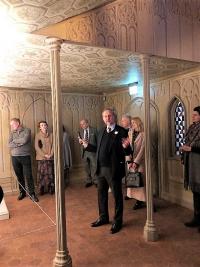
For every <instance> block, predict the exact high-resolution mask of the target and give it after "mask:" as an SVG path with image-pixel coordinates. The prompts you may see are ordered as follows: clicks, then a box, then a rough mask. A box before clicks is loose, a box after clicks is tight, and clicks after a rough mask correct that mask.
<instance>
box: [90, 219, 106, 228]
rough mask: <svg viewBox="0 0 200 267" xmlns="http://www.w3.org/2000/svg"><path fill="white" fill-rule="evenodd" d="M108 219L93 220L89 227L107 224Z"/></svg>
mask: <svg viewBox="0 0 200 267" xmlns="http://www.w3.org/2000/svg"><path fill="white" fill-rule="evenodd" d="M108 223H109V220H104V219H101V218H99V219H97V220H96V221H95V222H93V223H91V227H98V226H101V225H104V224H108Z"/></svg>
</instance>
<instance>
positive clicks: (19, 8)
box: [0, 0, 112, 32]
mask: <svg viewBox="0 0 200 267" xmlns="http://www.w3.org/2000/svg"><path fill="white" fill-rule="evenodd" d="M109 2H112V1H111V0H1V1H0V9H3V10H6V11H7V12H8V14H9V16H10V17H11V18H12V20H13V21H14V22H15V23H17V24H18V26H19V27H20V28H21V30H23V31H25V32H32V31H35V30H38V29H40V28H43V27H45V26H48V25H52V24H55V23H57V22H60V21H62V20H64V19H66V18H69V17H72V16H75V15H78V14H81V13H83V12H86V11H88V10H91V9H93V8H95V7H98V6H101V5H104V4H106V3H109Z"/></svg>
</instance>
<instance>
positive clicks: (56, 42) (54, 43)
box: [45, 37, 63, 51]
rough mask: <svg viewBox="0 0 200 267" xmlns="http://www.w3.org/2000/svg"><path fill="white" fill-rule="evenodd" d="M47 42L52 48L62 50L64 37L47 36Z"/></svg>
mask: <svg viewBox="0 0 200 267" xmlns="http://www.w3.org/2000/svg"><path fill="white" fill-rule="evenodd" d="M45 43H46V44H47V45H48V46H49V48H50V50H58V51H60V48H61V44H62V43H63V39H60V38H57V37H47V38H46V40H45Z"/></svg>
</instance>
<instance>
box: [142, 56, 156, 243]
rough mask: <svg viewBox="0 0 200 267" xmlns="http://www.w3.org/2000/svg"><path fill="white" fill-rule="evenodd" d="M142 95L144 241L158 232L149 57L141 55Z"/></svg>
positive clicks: (151, 239) (152, 237)
mask: <svg viewBox="0 0 200 267" xmlns="http://www.w3.org/2000/svg"><path fill="white" fill-rule="evenodd" d="M141 65H142V75H143V95H144V134H145V173H146V202H147V220H146V224H145V226H144V238H145V240H146V241H156V240H157V239H158V234H157V231H156V227H155V224H154V221H153V186H152V177H151V151H150V146H151V143H150V82H149V57H148V56H144V55H143V56H141Z"/></svg>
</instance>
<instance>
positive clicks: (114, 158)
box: [87, 125, 132, 179]
mask: <svg viewBox="0 0 200 267" xmlns="http://www.w3.org/2000/svg"><path fill="white" fill-rule="evenodd" d="M105 131H106V127H104V128H102V129H101V130H100V131H99V132H98V135H97V146H96V147H95V146H93V145H92V144H90V143H89V145H88V147H87V150H89V151H92V150H93V151H95V150H96V160H97V162H96V163H97V164H96V166H97V169H96V174H97V175H98V173H99V162H98V157H99V150H100V147H101V142H102V139H103V136H104V132H105ZM110 134H111V135H112V139H111V140H112V141H111V142H110V144H109V147H108V153H109V157H110V158H111V166H109V167H110V168H111V173H112V178H114V179H122V178H123V177H124V176H125V155H130V154H131V153H132V150H131V147H130V146H128V147H127V148H126V149H124V148H123V147H122V138H127V137H128V133H127V131H126V130H125V129H124V128H122V127H121V126H119V125H115V129H114V130H113V131H112V132H111V133H110Z"/></svg>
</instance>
